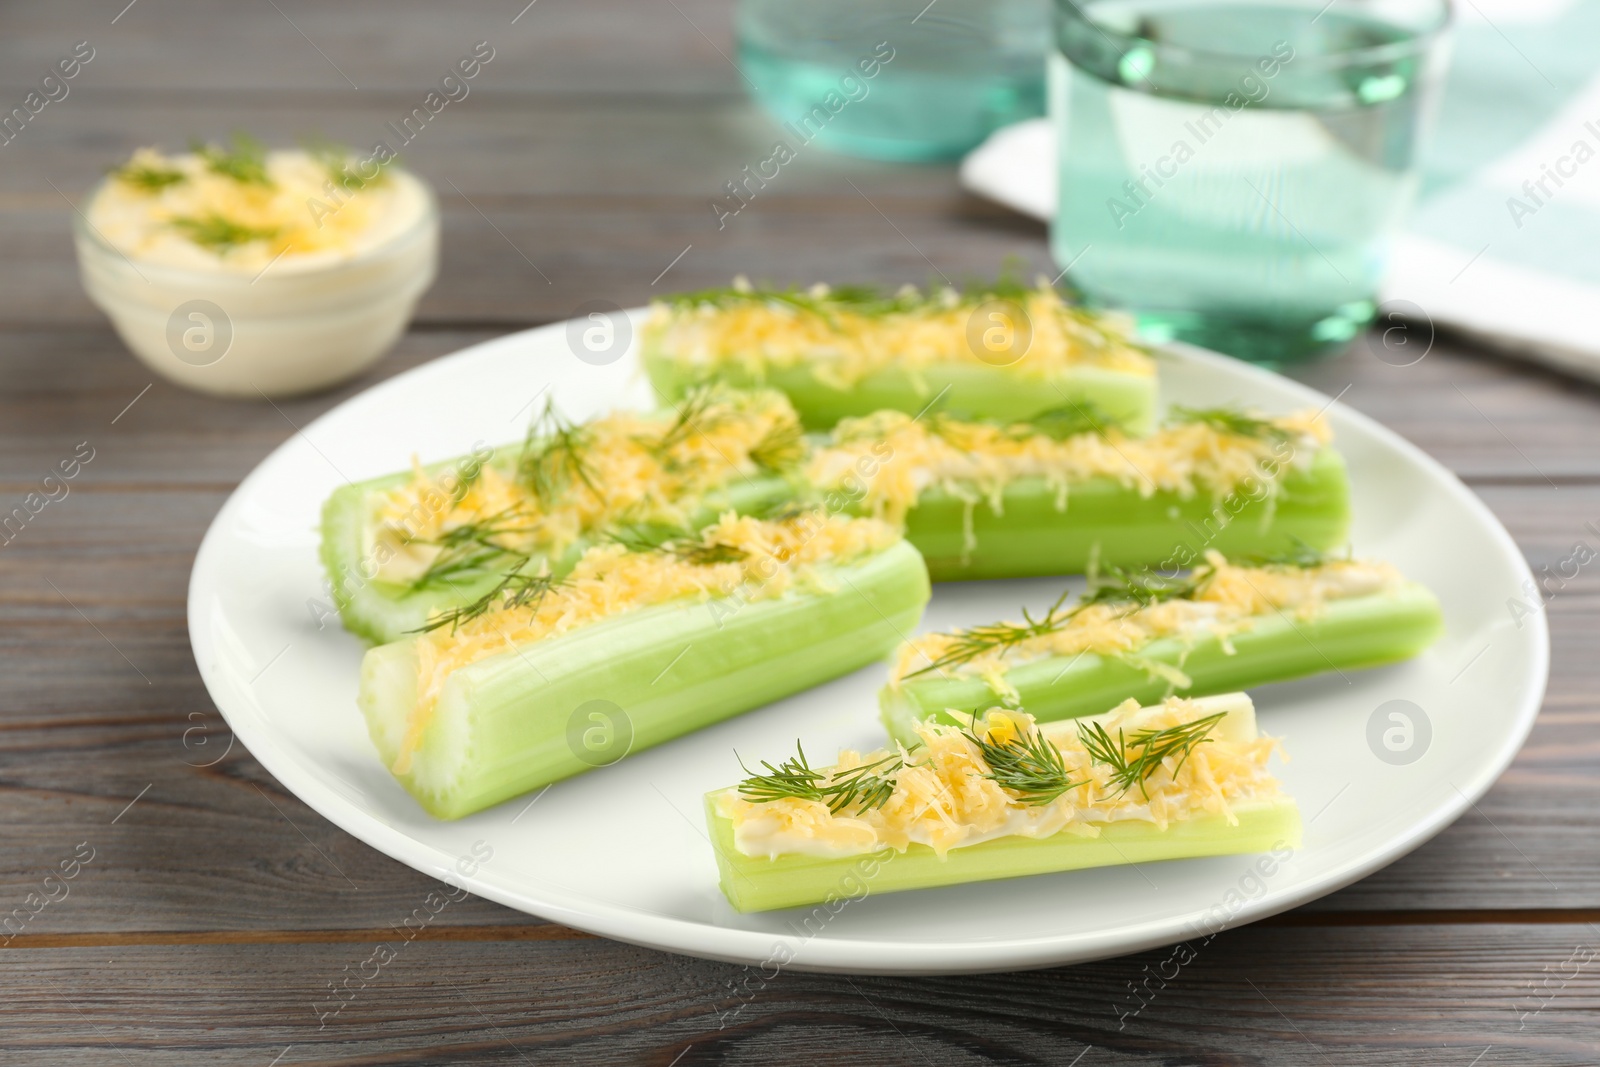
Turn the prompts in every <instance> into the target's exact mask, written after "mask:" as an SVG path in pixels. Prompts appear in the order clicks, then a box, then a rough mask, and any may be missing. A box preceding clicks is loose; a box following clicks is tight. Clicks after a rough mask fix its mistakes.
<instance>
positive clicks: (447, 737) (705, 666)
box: [360, 542, 929, 819]
mask: <svg viewBox="0 0 1600 1067" xmlns="http://www.w3.org/2000/svg"><path fill="white" fill-rule="evenodd" d="M818 572H819V575H820V576H821V577H822V578H823V580H824V581H827V582H828V583H829V584H830V585H831V586H832V587H833V588H834V590H835V591H834V592H831V593H795V592H791V593H787V594H785V595H783V596H781V597H778V598H774V599H771V600H755V601H751V602H749V603H737V602H735V601H734V600H732V599H730V598H721V599H714V600H710V601H706V602H698V603H683V604H669V605H663V606H658V607H654V608H647V609H644V610H639V611H634V612H630V613H626V614H623V615H619V616H615V617H613V618H609V619H605V620H603V621H600V622H596V623H594V624H591V625H588V626H582V627H579V628H578V629H575V630H572V631H570V632H568V633H566V634H563V635H561V636H559V637H554V638H550V639H547V640H544V641H536V642H532V643H528V644H523V645H521V646H519V647H517V648H515V649H513V650H512V651H509V652H504V653H500V654H497V655H493V656H490V657H489V658H486V659H482V660H479V661H477V662H475V663H472V664H470V665H468V666H465V667H461V668H460V669H458V670H456V671H454V672H453V673H452V674H451V675H450V676H449V678H448V680H447V681H446V682H445V685H444V688H443V691H442V693H441V695H440V696H439V699H438V701H437V704H436V706H435V708H434V709H433V711H432V713H431V716H430V717H429V719H428V725H427V726H426V728H425V730H424V731H423V734H422V737H421V741H420V743H419V744H418V746H417V748H416V750H415V752H414V753H413V754H412V758H411V764H410V768H409V770H407V771H406V772H405V773H399V774H397V775H396V777H397V778H398V779H399V780H400V782H401V784H402V785H404V786H405V788H406V789H407V790H408V791H409V792H410V793H411V794H412V796H414V797H415V798H416V799H417V801H418V802H419V803H420V804H421V805H422V806H423V808H425V809H426V810H427V811H428V812H429V813H431V814H432V815H435V816H437V817H438V818H441V819H455V818H460V817H461V816H463V815H468V814H470V813H472V812H475V811H479V810H481V809H483V808H486V807H489V806H490V805H493V804H498V803H500V802H501V801H503V800H506V799H508V798H510V797H513V796H516V795H518V794H519V793H524V792H527V791H528V790H531V789H537V788H539V787H540V786H543V785H547V784H549V783H551V782H555V781H558V780H560V779H563V778H567V777H570V776H572V775H574V774H579V773H581V772H583V771H586V770H590V769H592V767H594V766H595V765H596V762H595V760H594V758H593V757H592V755H591V754H590V753H587V752H583V751H582V749H581V746H579V745H577V744H575V743H574V742H573V741H572V740H571V738H572V736H573V734H572V732H571V730H572V723H573V722H574V721H575V716H576V717H577V718H579V719H581V718H582V715H583V713H582V707H583V705H585V704H588V703H590V702H593V701H603V702H608V704H607V706H609V705H615V706H616V707H618V708H620V709H621V716H622V721H623V725H622V726H620V727H618V728H619V729H623V730H625V731H627V732H630V733H631V744H630V745H628V746H627V747H626V748H625V749H624V750H623V751H638V750H640V749H644V748H648V747H650V746H652V745H657V744H660V743H662V742H663V741H667V740H670V739H672V738H674V737H678V736H680V735H682V734H685V733H688V732H690V731H693V730H697V729H701V728H702V727H705V726H708V725H710V724H712V723H715V722H719V721H721V720H723V719H726V718H728V717H730V716H733V715H736V714H738V713H740V712H743V711H748V710H749V709H751V708H755V707H759V706H761V705H763V704H767V703H770V702H771V701H774V700H778V699H780V698H782V697H785V696H788V695H790V694H792V693H796V692H799V691H800V690H803V689H806V688H809V687H811V686H814V685H817V684H820V683H821V682H824V681H827V680H828V679H830V678H834V677H837V676H839V675H841V674H846V673H848V672H850V671H853V670H855V669H857V668H858V667H861V666H864V665H865V664H867V663H870V662H872V661H874V660H877V659H881V658H882V657H883V656H884V654H885V653H886V652H888V650H889V649H890V648H892V647H893V646H894V644H895V642H896V640H897V639H898V635H900V634H902V633H905V632H907V631H908V630H910V629H911V628H913V627H914V626H915V625H916V623H917V620H918V619H919V618H920V617H921V613H922V608H923V606H924V605H925V604H926V603H927V600H928V596H929V588H928V579H927V571H926V570H925V569H924V567H923V565H922V560H921V557H919V556H918V555H917V553H916V550H915V549H913V548H912V547H911V546H909V545H907V544H905V543H904V542H898V543H896V544H894V545H893V546H891V547H889V548H887V549H884V550H883V551H881V552H878V553H875V554H874V555H871V556H868V557H865V558H864V559H862V560H860V561H857V562H854V563H851V564H847V565H842V566H834V567H819V568H818ZM416 656H417V648H416V640H415V639H408V640H405V641H400V642H396V643H394V644H388V645H383V646H380V647H378V648H375V649H372V650H370V651H369V652H368V653H367V656H366V659H365V660H364V661H363V663H362V673H361V692H360V705H361V709H362V712H363V714H364V715H365V716H366V719H367V725H368V730H369V732H370V734H371V736H372V739H373V742H374V744H375V745H376V746H377V749H378V752H379V755H380V756H381V757H382V758H383V760H384V762H385V764H386V765H388V766H390V767H393V766H394V765H395V762H396V760H397V758H398V757H399V755H400V752H401V743H402V739H403V737H404V736H405V733H406V731H407V728H408V723H409V721H410V718H411V716H412V714H413V712H414V710H415V705H416V693H417V664H416ZM612 717H613V718H614V717H615V716H612ZM581 725H582V723H580V726H581ZM611 725H612V726H614V727H615V726H617V724H616V723H612V724H611ZM623 751H618V752H615V753H613V754H612V756H613V757H614V758H620V756H621V755H622V754H623ZM586 757H588V758H586ZM610 761H611V759H609V758H608V759H607V762H610Z"/></svg>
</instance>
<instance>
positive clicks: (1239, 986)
mask: <svg viewBox="0 0 1600 1067" xmlns="http://www.w3.org/2000/svg"><path fill="white" fill-rule="evenodd" d="M379 944H384V945H387V946H389V947H390V948H391V949H392V950H393V951H394V956H395V958H394V959H393V960H392V961H390V962H388V963H387V964H386V965H383V966H378V965H376V964H368V962H367V961H369V960H371V959H373V958H374V957H373V953H374V952H375V951H376V950H377V947H378V945H379ZM1595 944H1596V940H1595V934H1594V933H1593V931H1592V930H1590V929H1589V928H1587V927H1584V926H1545V927H1537V928H1528V927H1505V926H1475V927H1469V928H1461V927H1445V928H1440V927H1425V926H1424V927H1408V928H1405V929H1399V930H1396V929H1377V928H1341V929H1336V930H1303V929H1282V928H1264V927H1253V928H1249V929H1246V930H1242V931H1237V932H1225V933H1222V934H1219V935H1218V936H1217V937H1215V938H1214V939H1212V940H1211V941H1210V942H1209V943H1199V942H1195V943H1193V944H1191V945H1190V946H1189V952H1188V953H1185V954H1182V955H1174V954H1173V952H1172V950H1160V951H1156V952H1150V953H1143V954H1141V955H1137V956H1130V957H1126V958H1123V959H1118V960H1110V961H1106V962H1103V963H1097V964H1090V965H1086V966H1080V967H1073V968H1062V969H1057V970H1049V971H1037V972H1031V973H1025V974H1013V975H992V976H979V977H965V978H937V979H916V978H895V979H889V978H871V977H844V976H825V975H806V974H792V973H778V974H776V975H774V974H773V973H772V972H770V971H768V972H766V973H763V972H762V971H760V970H759V969H756V968H749V969H746V968H739V967H734V966H729V965H725V964H717V963H707V962H703V961H698V960H690V959H684V958H681V957H674V956H667V955H663V954H660V953H655V952H650V951H647V950H644V949H636V948H632V947H629V946H626V945H620V944H616V943H613V942H607V941H601V940H557V941H527V942H508V941H501V942H489V943H483V942H476V941H474V942H467V943H460V942H437V941H426V940H423V939H420V938H419V939H417V940H416V941H413V942H409V943H406V942H402V941H401V939H400V938H398V937H397V936H394V935H392V934H391V935H389V936H388V937H387V939H385V938H384V935H383V934H382V933H379V934H378V935H377V936H376V937H374V938H373V939H372V940H371V941H368V942H362V943H352V942H346V941H338V942H335V943H323V944H295V945H250V946H236V945H200V946H196V947H194V948H191V949H188V950H185V951H183V952H181V953H179V952H175V951H174V950H172V949H163V948H155V947H139V946H109V947H103V948H99V949H91V948H80V949H53V950H22V951H14V952H9V953H5V954H4V955H0V975H3V976H4V981H5V984H6V988H7V991H8V993H9V995H8V996H7V997H6V998H5V1000H4V1001H3V1002H0V1023H3V1024H4V1029H3V1031H0V1033H3V1034H4V1036H3V1037H0V1063H7V1064H9V1063H16V1064H23V1063H27V1064H34V1063H40V1062H49V1063H51V1064H58V1063H59V1064H77V1063H97V1064H98V1063H113V1062H120V1061H119V1060H118V1056H119V1055H120V1056H121V1057H122V1058H123V1059H125V1060H126V1062H128V1063H156V1062H159V1063H163V1064H179V1065H182V1064H202V1063H203V1064H208V1065H209V1064H249V1065H253V1067H259V1065H265V1064H268V1063H270V1062H273V1060H274V1057H277V1056H282V1059H281V1060H280V1061H278V1062H281V1063H283V1064H309V1063H316V1064H351V1065H354V1064H372V1063H385V1064H401V1063H403V1064H456V1063H465V1062H469V1061H470V1062H473V1063H505V1064H515V1063H523V1064H527V1063H562V1064H569V1063H571V1064H656V1065H660V1067H668V1065H671V1064H676V1065H677V1067H684V1065H686V1064H694V1065H701V1064H704V1065H732V1064H774V1063H781V1064H790V1063H792V1064H816V1063H821V1062H827V1061H828V1060H830V1059H836V1058H841V1057H842V1058H843V1060H844V1062H851V1063H873V1064H884V1065H901V1064H906V1065H913V1064H915V1065H927V1064H937V1065H941V1067H943V1065H963V1064H974V1065H976V1064H981V1063H999V1064H1012V1065H1019V1067H1020V1065H1038V1064H1057V1065H1061V1067H1069V1065H1074V1064H1081V1065H1083V1067H1094V1065H1095V1064H1117V1065H1149V1067H1155V1065H1158V1064H1160V1065H1170V1064H1185V1065H1219V1067H1220V1065H1224V1064H1226V1065H1261V1067H1266V1065H1274V1067H1299V1065H1308V1067H1309V1065H1326V1064H1330V1063H1335V1064H1341V1065H1344V1064H1352V1065H1353V1064H1362V1065H1372V1067H1380V1065H1381V1067H1393V1065H1394V1064H1399V1063H1404V1064H1407V1065H1425V1067H1469V1065H1471V1064H1473V1063H1474V1057H1475V1056H1479V1055H1480V1054H1483V1058H1482V1059H1481V1060H1479V1061H1477V1062H1479V1063H1486V1064H1504V1065H1508V1067H1509V1065H1517V1064H1523V1065H1534V1064H1537V1065H1540V1067H1558V1065H1572V1067H1578V1065H1585V1064H1592V1063H1593V1062H1594V1060H1593V1051H1594V1049H1593V1044H1592V1040H1591V1035H1592V1032H1593V1031H1592V1029H1591V1027H1592V1013H1593V1012H1594V1010H1595V1009H1596V1007H1597V1005H1600V978H1597V977H1596V975H1597V974H1600V969H1597V967H1596V966H1595V964H1594V963H1592V962H1587V963H1585V962H1582V961H1584V959H1585V957H1586V955H1587V956H1588V957H1592V955H1593V954H1594V952H1595V949H1594V947H1593V946H1594V945H1595ZM1575 953H1576V955H1575ZM379 958H382V957H379ZM347 978H348V982H349V984H348V985H347V986H346V987H345V988H346V995H345V996H344V997H343V998H342V999H335V998H334V996H333V995H332V994H331V993H330V992H329V985H330V984H332V983H344V982H345V981H346V979H347ZM1136 991H1137V993H1138V996H1136V995H1135V993H1136ZM1136 1009H1137V1010H1136ZM1536 1009H1537V1010H1536ZM1486 1049H1487V1050H1489V1051H1488V1053H1487V1054H1485V1050H1486ZM1086 1050H1087V1051H1086ZM30 1057H31V1058H30Z"/></svg>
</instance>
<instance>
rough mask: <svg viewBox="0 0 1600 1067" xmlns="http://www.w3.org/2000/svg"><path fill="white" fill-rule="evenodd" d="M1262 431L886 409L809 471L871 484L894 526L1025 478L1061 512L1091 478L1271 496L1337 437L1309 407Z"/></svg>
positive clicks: (820, 453) (860, 423) (1157, 488)
mask: <svg viewBox="0 0 1600 1067" xmlns="http://www.w3.org/2000/svg"><path fill="white" fill-rule="evenodd" d="M1264 425H1266V426H1269V427H1271V429H1272V431H1273V432H1270V433H1266V434H1255V435H1251V434H1241V433H1235V432H1230V431H1227V430H1223V429H1219V428H1217V427H1216V426H1213V425H1211V424H1210V423H1207V422H1204V421H1194V422H1188V423H1183V424H1181V425H1176V426H1169V427H1166V428H1164V429H1161V430H1158V431H1157V432H1155V433H1153V434H1151V435H1149V436H1147V437H1129V436H1127V435H1126V434H1124V433H1123V432H1122V431H1121V430H1119V429H1116V428H1112V427H1108V428H1107V429H1106V431H1105V432H1104V434H1100V433H1079V434H1074V435H1072V436H1069V437H1065V438H1060V439H1058V438H1056V437H1052V436H1051V435H1049V434H1047V433H1045V432H1043V431H1042V430H1040V429H1038V428H1037V427H1035V426H1031V425H1029V424H1026V423H1018V424H1013V425H1010V426H996V425H992V424H989V423H979V422H958V421H955V420H953V419H948V418H942V417H937V416H933V417H928V416H924V417H922V418H915V417H913V416H910V415H906V414H904V413H902V412H898V411H879V412H875V413H873V414H871V415H866V416H863V417H861V418H853V419H845V420H843V421H842V422H840V423H839V425H838V427H837V428H836V429H835V430H834V433H833V439H832V442H831V444H830V445H828V446H825V447H822V448H819V449H817V450H816V451H815V452H814V453H813V455H812V457H811V460H810V461H809V463H808V466H807V472H806V474H807V478H808V480H809V481H810V482H812V484H814V485H816V486H818V487H819V488H821V489H824V490H828V489H837V488H841V487H843V488H849V489H852V491H854V492H860V491H862V486H863V483H864V502H865V506H866V507H867V508H868V509H869V510H870V512H871V514H873V515H875V516H878V517H880V518H886V519H888V520H890V521H891V522H901V521H904V519H905V515H906V512H907V511H909V510H910V509H911V508H912V507H915V506H916V503H917V498H918V497H919V495H920V494H921V493H922V492H924V491H925V490H928V489H942V490H944V491H945V492H947V493H949V494H951V495H952V496H956V497H958V498H961V499H964V500H967V501H968V502H969V503H974V504H975V503H978V502H980V501H988V502H989V503H990V505H991V506H993V507H996V508H998V507H999V506H1000V496H1001V494H1002V493H1003V492H1004V491H1005V488H1006V487H1007V486H1008V485H1010V484H1011V483H1012V482H1015V481H1017V480H1018V479H1022V478H1038V479H1042V480H1043V481H1044V482H1045V484H1046V485H1047V486H1049V487H1050V488H1051V489H1053V490H1054V491H1055V493H1056V499H1057V507H1059V508H1061V509H1062V510H1065V509H1067V508H1068V507H1069V490H1070V488H1071V487H1072V486H1073V485H1078V484H1082V483H1083V482H1086V481H1088V480H1090V479H1093V478H1109V479H1112V480H1114V481H1116V482H1118V483H1120V484H1121V485H1123V486H1125V487H1127V488H1130V489H1137V490H1138V492H1139V493H1140V495H1141V496H1145V497H1149V496H1153V495H1154V494H1155V493H1157V492H1173V493H1177V494H1178V495H1179V496H1181V497H1185V498H1188V497H1192V496H1194V495H1195V494H1196V493H1198V492H1200V491H1201V490H1205V491H1209V492H1211V493H1212V494H1214V495H1216V496H1218V497H1221V496H1223V495H1226V494H1227V493H1228V492H1230V491H1232V490H1234V489H1235V488H1238V487H1241V486H1243V485H1245V484H1246V483H1248V482H1249V481H1251V479H1255V480H1256V481H1258V482H1259V483H1260V484H1261V486H1262V490H1261V491H1262V492H1263V493H1265V494H1267V495H1271V494H1272V493H1273V492H1275V490H1276V487H1277V486H1278V484H1279V482H1280V480H1281V478H1282V476H1283V475H1284V474H1285V473H1287V472H1288V470H1290V469H1293V468H1295V467H1299V466H1304V465H1305V464H1307V463H1309V462H1310V460H1311V458H1312V457H1313V455H1314V454H1315V453H1316V451H1317V450H1319V449H1320V448H1322V447H1323V446H1324V445H1326V444H1327V443H1328V442H1329V441H1330V440H1331V439H1332V434H1331V431H1330V430H1329V429H1328V427H1327V424H1326V422H1325V421H1323V420H1321V419H1319V418H1318V417H1317V414H1316V413H1315V412H1310V411H1306V412H1300V413H1296V414H1292V415H1286V416H1282V417H1279V418H1274V419H1270V420H1264ZM868 460H870V462H868ZM863 471H867V472H870V473H869V474H865V475H863Z"/></svg>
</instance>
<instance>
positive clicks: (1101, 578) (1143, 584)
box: [1077, 564, 1202, 610]
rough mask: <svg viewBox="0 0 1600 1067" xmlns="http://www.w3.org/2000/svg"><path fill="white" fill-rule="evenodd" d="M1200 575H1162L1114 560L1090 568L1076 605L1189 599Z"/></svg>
mask: <svg viewBox="0 0 1600 1067" xmlns="http://www.w3.org/2000/svg"><path fill="white" fill-rule="evenodd" d="M1196 570H1197V571H1198V570H1199V568H1196ZM1201 577H1202V576H1201V575H1199V574H1197V573H1191V574H1190V576H1189V577H1188V578H1163V577H1161V576H1160V575H1158V574H1156V573H1154V572H1153V571H1150V570H1148V569H1147V570H1143V571H1130V570H1128V569H1127V568H1125V567H1118V566H1116V565H1115V564H1111V565H1107V566H1104V567H1101V566H1098V565H1097V566H1094V567H1091V568H1090V570H1089V575H1088V588H1087V590H1086V591H1085V592H1084V594H1083V596H1081V597H1079V598H1078V604H1077V608H1078V610H1081V609H1083V608H1086V607H1088V606H1089V605H1090V604H1124V603H1127V604H1137V605H1139V606H1140V607H1141V608H1147V607H1149V606H1150V605H1152V604H1159V603H1162V602H1164V601H1168V600H1189V599H1192V598H1193V597H1194V595H1195V593H1196V592H1198V591H1199V589H1200V578H1201Z"/></svg>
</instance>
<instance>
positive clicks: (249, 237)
mask: <svg viewBox="0 0 1600 1067" xmlns="http://www.w3.org/2000/svg"><path fill="white" fill-rule="evenodd" d="M167 224H168V225H169V226H171V227H172V228H173V229H175V230H178V231H179V232H181V233H182V234H183V235H184V236H185V237H187V238H188V239H189V240H191V241H193V242H194V243H195V244H197V245H199V246H200V247H201V248H204V249H207V250H209V251H212V252H216V253H219V254H220V253H223V252H228V251H231V250H233V249H235V248H238V247H239V246H240V245H247V244H249V243H250V242H251V241H268V240H271V239H272V238H274V237H276V236H278V230H277V228H276V227H258V226H246V225H244V224H243V223H239V222H235V221H233V220H232V219H230V218H228V217H227V216H225V215H219V214H217V213H216V212H214V211H213V212H211V213H210V214H207V215H198V216H196V215H179V216H176V217H174V218H172V219H169V220H168V223H167Z"/></svg>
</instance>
